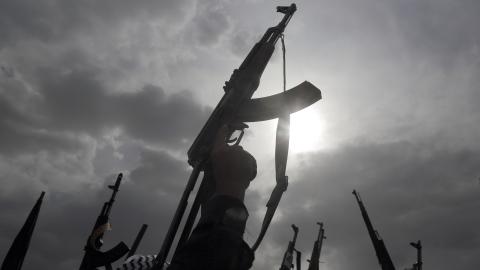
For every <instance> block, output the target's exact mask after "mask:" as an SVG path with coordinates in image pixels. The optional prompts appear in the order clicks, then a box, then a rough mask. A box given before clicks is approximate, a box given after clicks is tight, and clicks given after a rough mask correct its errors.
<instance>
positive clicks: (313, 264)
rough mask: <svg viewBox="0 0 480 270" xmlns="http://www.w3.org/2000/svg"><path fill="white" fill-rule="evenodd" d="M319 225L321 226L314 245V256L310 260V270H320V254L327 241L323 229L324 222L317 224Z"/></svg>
mask: <svg viewBox="0 0 480 270" xmlns="http://www.w3.org/2000/svg"><path fill="white" fill-rule="evenodd" d="M317 224H318V225H319V226H320V229H319V230H318V237H317V240H316V241H315V243H314V244H313V250H312V256H311V257H310V260H308V262H309V263H310V264H309V265H308V270H318V269H319V264H320V252H321V251H322V244H323V239H326V237H325V230H324V229H323V222H317Z"/></svg>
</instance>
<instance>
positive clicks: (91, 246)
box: [80, 173, 129, 270]
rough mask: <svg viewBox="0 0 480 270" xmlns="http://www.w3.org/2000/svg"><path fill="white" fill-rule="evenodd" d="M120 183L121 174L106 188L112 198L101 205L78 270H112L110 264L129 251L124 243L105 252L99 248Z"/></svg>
mask: <svg viewBox="0 0 480 270" xmlns="http://www.w3.org/2000/svg"><path fill="white" fill-rule="evenodd" d="M121 181H122V174H121V173H120V174H118V177H117V180H116V181H115V185H109V186H108V188H110V189H111V190H113V192H112V196H111V197H110V200H109V201H108V202H105V203H104V204H103V207H102V211H100V215H98V217H97V220H96V221H95V225H94V226H93V230H92V233H90V235H89V236H88V239H87V244H86V245H85V255H84V256H83V259H82V264H81V265H80V270H93V269H96V268H97V267H102V266H104V267H105V268H106V269H107V270H108V269H112V266H111V264H112V263H113V262H115V261H117V260H119V259H120V258H121V257H123V256H125V254H127V252H128V250H129V249H128V247H127V245H126V244H125V243H124V242H120V243H119V244H117V245H116V246H115V247H113V248H112V249H110V250H108V251H106V252H102V251H100V248H101V247H102V245H103V235H104V233H105V232H106V231H107V230H109V229H110V223H109V222H108V219H109V217H110V211H111V210H112V206H113V203H114V202H115V196H116V195H117V192H118V190H119V188H120V182H121Z"/></svg>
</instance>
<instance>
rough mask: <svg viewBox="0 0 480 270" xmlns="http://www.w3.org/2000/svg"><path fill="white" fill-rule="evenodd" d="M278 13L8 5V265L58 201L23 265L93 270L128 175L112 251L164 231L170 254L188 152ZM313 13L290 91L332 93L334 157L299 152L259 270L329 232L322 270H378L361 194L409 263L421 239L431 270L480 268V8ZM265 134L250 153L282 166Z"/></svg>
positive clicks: (0, 239)
mask: <svg viewBox="0 0 480 270" xmlns="http://www.w3.org/2000/svg"><path fill="white" fill-rule="evenodd" d="M274 5H276V3H271V2H262V1H247V2H242V3H240V2H235V1H207V2H200V1H141V2H138V3H137V2H135V3H133V2H130V1H102V2H101V3H98V2H94V1H68V2H65V1H56V0H49V1H42V2H39V1H23V0H21V1H3V2H2V3H1V4H0V36H2V40H1V41H0V66H1V71H0V112H1V116H0V130H1V132H0V153H1V154H0V184H1V185H2V187H3V188H2V190H1V192H0V206H1V208H2V209H0V210H1V211H0V212H1V213H2V218H1V220H2V222H0V231H2V233H1V234H0V258H2V257H3V254H4V253H3V252H4V250H6V247H8V246H9V245H10V243H11V240H12V239H13V237H14V235H15V233H16V232H17V230H18V226H19V224H21V223H22V222H23V221H24V218H25V215H26V213H27V211H28V210H30V208H31V205H32V204H33V201H34V200H35V199H36V197H37V196H38V193H39V191H40V190H47V194H48V195H47V198H46V200H45V203H44V207H43V209H42V213H41V216H40V219H39V222H38V227H37V230H36V233H35V235H34V238H33V240H32V246H31V249H30V251H29V254H28V256H27V260H26V263H25V267H24V268H25V269H33V268H35V269H37V268H42V269H43V268H45V269H72V268H75V267H78V265H79V261H80V258H81V255H82V247H83V245H84V241H85V238H86V236H87V234H88V233H89V230H90V226H91V225H92V223H93V221H94V218H95V217H96V215H97V214H98V211H99V210H100V209H99V208H100V206H101V203H102V202H103V201H105V200H106V199H107V197H108V191H107V190H106V189H105V188H104V186H105V185H106V181H107V182H108V183H110V182H112V181H113V178H114V175H112V172H116V171H124V172H126V174H127V175H128V172H130V174H129V176H128V177H126V180H125V182H124V183H123V185H122V190H121V192H120V194H119V197H118V201H117V203H116V205H115V207H114V210H113V213H112V224H113V228H114V229H113V231H112V232H110V233H108V234H107V236H106V242H107V245H106V248H108V247H110V246H111V245H113V244H115V243H116V242H117V241H119V240H124V241H126V242H127V243H131V241H132V240H133V238H134V236H135V234H136V232H137V230H138V228H139V227H140V225H141V223H148V224H149V225H150V229H149V231H147V235H146V237H145V239H144V242H143V243H142V245H141V247H140V250H139V252H140V253H143V254H152V253H156V252H157V251H158V249H159V248H160V244H161V241H162V239H163V236H164V233H165V230H166V228H167V226H168V222H169V221H170V218H171V217H172V215H173V211H174V209H175V207H176V204H177V202H178V199H179V196H180V195H179V194H180V193H181V191H182V189H183V186H184V184H185V181H186V177H187V175H188V172H189V170H188V169H187V164H186V161H185V160H186V157H184V156H180V155H179V153H185V152H186V148H187V147H188V146H189V143H190V142H191V140H192V138H193V136H195V134H196V132H198V131H199V129H200V127H201V124H202V123H203V122H204V121H205V120H206V118H207V116H208V113H209V111H210V109H209V108H210V107H211V106H213V105H214V104H215V102H217V101H218V99H219V96H220V95H221V94H222V92H221V88H220V86H221V84H222V83H221V82H223V80H225V79H227V78H228V76H229V75H230V73H231V71H232V69H233V68H235V67H237V66H238V64H239V63H240V61H241V60H242V59H241V58H243V57H244V56H245V54H246V52H247V51H248V49H249V48H251V46H253V43H254V42H255V41H256V40H257V38H258V37H259V35H261V34H262V33H263V32H264V31H265V28H266V27H268V26H271V25H273V24H274V23H275V22H276V21H277V20H278V18H279V15H278V14H275V13H274ZM298 7H299V10H298V12H297V14H295V16H294V18H293V20H292V21H291V23H290V25H289V27H288V29H287V32H286V38H287V63H288V64H287V68H288V71H287V74H288V76H289V77H288V80H287V81H288V82H289V83H290V82H291V83H292V84H293V83H294V82H296V81H301V80H305V79H307V80H310V81H312V82H314V83H315V84H316V85H318V86H319V87H320V88H321V89H322V91H323V94H324V100H322V101H321V104H320V105H319V106H317V108H318V110H317V111H316V113H319V115H320V116H321V117H322V120H324V121H325V123H326V124H325V130H324V134H325V138H323V139H322V144H325V145H326V146H329V147H326V148H327V149H328V150H322V151H319V152H317V153H310V154H304V155H303V156H302V155H300V156H299V155H294V156H291V157H290V161H289V164H290V170H289V172H288V174H289V176H290V179H291V183H290V186H289V190H288V191H287V193H286V195H285V197H284V200H283V201H282V202H281V205H280V207H279V213H278V215H277V218H278V221H276V222H274V224H272V227H271V229H270V231H269V232H268V234H267V236H266V238H265V241H264V243H263V244H262V247H261V250H259V251H258V252H257V255H256V261H255V269H272V268H277V267H278V265H279V263H280V260H281V257H282V255H283V252H284V249H285V248H286V245H287V242H288V240H289V239H290V237H291V231H290V227H289V226H290V224H291V223H296V224H297V225H299V227H300V229H301V231H300V236H299V242H298V248H299V249H301V250H302V251H304V257H307V256H308V253H309V251H310V250H311V248H312V245H313V238H314V237H315V236H316V234H317V231H316V225H315V221H316V220H322V221H324V222H325V226H326V233H327V237H328V239H327V240H326V242H325V246H324V253H323V255H322V260H323V261H326V263H325V264H323V265H322V266H321V267H322V268H324V269H351V268H353V267H355V268H356V269H372V268H373V267H377V262H376V258H375V255H374V252H373V249H372V247H371V243H370V240H369V239H368V236H367V233H366V230H365V227H364V224H363V221H362V220H361V216H360V213H359V210H358V207H357V206H356V204H355V201H354V198H353V196H352V195H351V190H352V189H353V188H356V189H357V190H358V191H359V192H360V193H361V194H362V196H363V198H364V201H365V204H366V206H367V208H368V210H369V212H370V215H371V218H372V220H373V223H374V225H375V226H376V227H377V229H378V230H379V232H380V234H381V235H382V236H383V237H384V239H385V241H386V244H387V246H388V247H389V249H390V251H391V255H392V257H393V260H394V262H395V263H396V264H397V266H398V267H399V268H402V267H406V266H409V265H411V263H412V262H413V261H414V257H415V254H414V250H413V249H412V248H411V247H409V246H408V242H410V241H413V240H417V239H421V240H422V241H423V243H424V245H425V254H424V255H425V267H427V266H428V267H430V268H436V269H443V268H447V269H448V268H460V269H463V268H465V269H476V268H478V267H479V261H478V257H479V256H478V254H479V250H478V248H477V247H478V242H479V235H478V233H477V232H476V227H478V226H477V225H478V222H479V221H478V219H477V218H476V217H475V214H474V213H476V212H478V211H476V210H477V209H478V205H479V203H480V202H479V201H478V199H477V197H478V196H477V194H476V190H477V187H478V180H476V179H477V178H478V176H479V174H478V165H479V160H478V147H477V146H476V145H477V141H478V136H479V135H480V128H479V126H478V121H479V120H480V111H479V109H478V108H479V107H478V105H477V104H478V103H479V102H478V101H480V95H479V93H480V92H479V91H478V85H479V79H478V78H480V76H479V70H480V60H479V59H480V57H479V55H480V54H479V40H478V34H477V32H478V31H477V30H476V28H477V25H479V18H480V17H479V16H477V14H478V10H479V5H478V4H477V2H475V1H457V2H455V3H453V2H451V1H406V2H405V1H404V2H401V3H400V2H395V1H387V2H382V3H379V2H378V1H366V2H362V3H359V2H358V1H347V0H345V1H336V2H334V3H333V2H332V3H328V5H326V4H325V3H321V2H315V1H309V2H307V1H303V2H300V3H298ZM272 60H275V59H272ZM280 65H281V62H280V61H271V63H270V65H269V67H268V70H267V72H266V74H265V76H264V77H263V78H262V87H261V88H268V89H278V88H279V87H278V85H279V84H276V83H277V82H278V81H279V80H278V75H277V73H275V74H274V75H272V74H273V72H277V71H278V70H281V69H280V68H281V67H280ZM272 70H273V71H272ZM278 74H280V73H279V72H278ZM185 89H187V90H185ZM190 90H191V91H195V93H194V94H193V92H191V91H190ZM263 94H264V93H263V92H261V93H260V95H263ZM312 124H313V123H312ZM259 130H260V129H259ZM263 131H269V130H268V128H264V129H263ZM259 133H263V132H258V130H253V133H252V134H253V135H252V136H254V137H255V138H254V139H252V140H251V141H252V143H251V144H250V145H249V147H250V148H249V149H252V150H253V151H256V152H255V153H257V152H265V153H268V151H270V150H271V151H270V153H272V154H273V149H268V148H269V147H268V145H273V143H271V141H268V140H271V139H272V138H270V137H267V136H264V135H263V134H259ZM272 134H273V133H272ZM262 136H263V137H262ZM258 138H261V140H258V142H257V139H258ZM247 140H248V139H247ZM173 154H175V157H173V156H172V155H173ZM263 156H268V154H266V155H263ZM259 164H260V165H262V166H261V168H260V167H259V169H260V171H259V179H257V180H258V181H263V180H264V179H263V178H267V176H268V175H269V174H270V173H271V171H272V169H271V168H270V167H268V166H270V165H267V166H264V164H272V163H269V162H267V161H266V160H263V158H262V160H259ZM268 180H270V179H268ZM267 193H268V194H267ZM267 195H269V191H268V192H266V191H265V190H263V188H260V189H259V190H251V191H249V193H248V195H247V202H246V203H247V205H248V208H249V210H250V213H251V217H250V222H249V227H248V228H247V237H246V238H247V240H248V241H250V242H251V240H252V239H254V238H255V237H256V233H257V232H258V229H259V228H258V227H259V225H260V222H261V221H260V219H259V218H258V217H257V214H258V213H259V212H261V211H263V210H264V204H265V202H266V198H265V197H266V196H267ZM22 213H25V214H22ZM40 266H41V267H40Z"/></svg>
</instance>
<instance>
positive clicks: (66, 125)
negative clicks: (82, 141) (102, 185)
mask: <svg viewBox="0 0 480 270" xmlns="http://www.w3.org/2000/svg"><path fill="white" fill-rule="evenodd" d="M38 77H39V78H41V79H40V80H41V82H40V83H39V85H40V92H41V93H42V99H43V102H44V103H43V104H42V105H41V108H44V109H45V111H46V112H45V114H46V119H48V122H47V125H49V126H50V127H51V128H53V129H56V128H57V129H60V130H65V129H66V130H74V131H78V132H90V133H93V134H94V135H95V134H98V133H100V132H101V131H102V129H104V128H109V127H116V126H120V127H121V128H123V129H124V130H125V132H126V133H127V134H129V135H130V136H131V137H132V138H134V139H139V140H145V141H149V142H157V143H164V144H165V143H166V144H173V145H171V146H178V145H180V144H182V141H183V140H186V139H187V138H191V136H192V134H193V133H194V132H195V131H196V130H198V129H199V128H200V123H201V122H202V121H203V120H204V119H206V117H207V113H208V111H207V110H206V109H204V108H202V107H201V106H200V105H199V104H196V101H195V100H194V99H193V96H192V95H191V94H190V93H188V92H186V91H185V92H179V93H174V94H172V95H167V94H166V93H165V92H164V90H163V89H162V88H160V87H157V86H154V85H146V86H145V87H144V88H142V89H141V90H140V91H138V92H134V93H124V94H109V93H108V92H107V89H106V88H105V85H104V84H103V83H102V82H101V81H100V80H99V79H98V78H97V76H96V75H95V71H94V69H85V70H73V71H71V72H68V73H66V74H61V73H60V72H59V71H58V70H42V71H40V73H39V75H38ZM174 118H175V121H172V119H174Z"/></svg>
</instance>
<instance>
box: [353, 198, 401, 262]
mask: <svg viewBox="0 0 480 270" xmlns="http://www.w3.org/2000/svg"><path fill="white" fill-rule="evenodd" d="M352 193H353V195H355V198H356V199H357V202H358V206H359V207H360V211H361V212H362V217H363V220H364V221H365V225H366V226H367V230H368V234H369V235H370V239H371V240H372V244H373V248H374V249H375V253H376V254H377V259H378V263H379V264H380V266H381V268H382V270H395V266H394V265H393V262H392V259H391V258H390V254H389V253H388V250H387V247H386V246H385V243H384V242H383V239H382V238H381V237H380V235H379V234H378V232H377V231H376V230H375V229H374V228H373V225H372V222H371V221H370V218H369V217H368V213H367V209H365V206H364V205H363V202H362V199H361V198H360V194H358V192H357V191H355V190H353V192H352Z"/></svg>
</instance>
